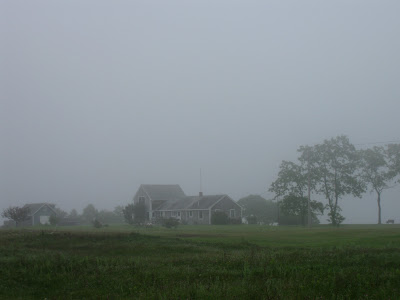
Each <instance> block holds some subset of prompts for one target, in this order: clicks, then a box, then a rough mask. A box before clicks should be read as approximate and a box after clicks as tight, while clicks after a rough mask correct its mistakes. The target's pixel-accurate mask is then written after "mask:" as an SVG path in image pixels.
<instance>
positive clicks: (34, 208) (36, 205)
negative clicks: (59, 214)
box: [24, 203, 55, 216]
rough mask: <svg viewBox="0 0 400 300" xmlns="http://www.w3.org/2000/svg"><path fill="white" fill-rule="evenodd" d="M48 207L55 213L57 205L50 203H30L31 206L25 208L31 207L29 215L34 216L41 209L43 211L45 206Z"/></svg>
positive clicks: (26, 205)
mask: <svg viewBox="0 0 400 300" xmlns="http://www.w3.org/2000/svg"><path fill="white" fill-rule="evenodd" d="M45 205H46V206H48V207H50V209H52V210H53V211H54V212H55V210H54V208H55V205H54V204H50V203H29V204H25V205H24V207H29V211H30V212H29V215H30V216H32V215H34V214H35V213H36V212H37V211H38V210H39V209H41V208H42V207H43V206H45Z"/></svg>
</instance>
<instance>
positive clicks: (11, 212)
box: [1, 206, 30, 226]
mask: <svg viewBox="0 0 400 300" xmlns="http://www.w3.org/2000/svg"><path fill="white" fill-rule="evenodd" d="M29 212H30V211H29V207H27V206H24V207H19V206H10V207H9V208H6V209H4V210H3V213H2V214H1V216H2V217H3V218H7V219H10V220H13V221H14V222H15V225H16V226H18V225H19V224H20V223H21V222H23V221H26V220H27V219H28V215H29Z"/></svg>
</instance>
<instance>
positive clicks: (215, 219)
mask: <svg viewBox="0 0 400 300" xmlns="http://www.w3.org/2000/svg"><path fill="white" fill-rule="evenodd" d="M228 223H229V218H228V215H227V214H226V213H225V212H223V211H215V212H214V213H213V214H212V215H211V224H213V225H226V224H228Z"/></svg>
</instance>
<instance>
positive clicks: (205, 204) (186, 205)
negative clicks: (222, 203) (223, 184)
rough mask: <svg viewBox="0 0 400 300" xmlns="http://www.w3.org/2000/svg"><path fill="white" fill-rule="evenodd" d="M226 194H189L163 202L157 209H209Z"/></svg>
mask: <svg viewBox="0 0 400 300" xmlns="http://www.w3.org/2000/svg"><path fill="white" fill-rule="evenodd" d="M225 196H226V195H210V196H202V197H200V196H187V197H184V198H181V199H178V200H175V201H174V200H170V201H167V202H165V203H163V204H162V205H161V206H160V207H158V208H157V210H177V209H209V208H210V207H211V206H212V205H214V204H215V203H216V202H217V201H219V200H220V199H222V198H223V197H225Z"/></svg>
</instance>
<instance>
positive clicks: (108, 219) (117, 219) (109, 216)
mask: <svg viewBox="0 0 400 300" xmlns="http://www.w3.org/2000/svg"><path fill="white" fill-rule="evenodd" d="M97 219H98V220H99V221H100V222H102V223H103V224H110V223H123V222H124V217H123V216H122V217H121V216H119V215H117V214H115V213H114V212H113V211H109V210H105V209H103V210H101V211H99V213H98V214H97Z"/></svg>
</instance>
